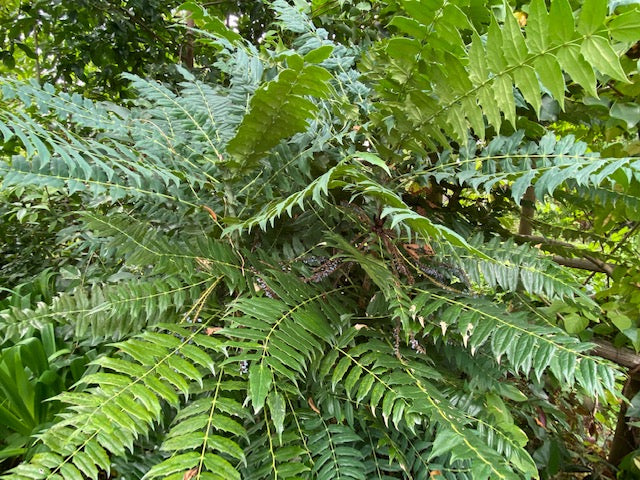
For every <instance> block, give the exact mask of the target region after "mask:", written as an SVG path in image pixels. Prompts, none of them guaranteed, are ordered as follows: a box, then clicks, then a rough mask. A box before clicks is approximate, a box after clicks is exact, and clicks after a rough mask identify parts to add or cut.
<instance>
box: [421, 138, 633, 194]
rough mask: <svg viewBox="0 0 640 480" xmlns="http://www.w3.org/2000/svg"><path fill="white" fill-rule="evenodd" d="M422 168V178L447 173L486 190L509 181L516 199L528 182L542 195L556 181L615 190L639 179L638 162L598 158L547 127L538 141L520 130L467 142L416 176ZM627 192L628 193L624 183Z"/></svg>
mask: <svg viewBox="0 0 640 480" xmlns="http://www.w3.org/2000/svg"><path fill="white" fill-rule="evenodd" d="M421 173H422V174H424V177H425V179H428V178H433V179H434V180H435V181H437V182H438V181H441V180H443V179H445V178H446V179H447V181H449V182H451V181H452V180H455V181H456V182H457V183H458V184H460V185H462V186H468V187H471V188H473V189H474V190H479V191H485V192H489V191H491V190H493V189H496V188H504V186H505V185H509V186H510V187H511V197H512V198H513V200H514V201H515V202H516V203H520V201H521V200H522V197H523V195H524V193H525V191H526V190H527V188H528V187H529V186H531V185H533V186H534V188H535V193H536V198H538V199H540V200H542V199H543V198H544V197H545V195H553V193H554V192H555V191H556V189H558V188H559V187H560V186H565V187H567V188H579V189H581V191H588V190H589V189H592V188H596V189H599V190H600V191H606V190H615V188H616V185H617V184H620V186H625V187H626V186H628V184H629V182H630V181H631V180H632V179H635V180H636V181H637V180H639V179H640V161H639V160H638V159H637V158H634V157H625V158H600V156H599V155H598V154H596V153H592V152H588V151H587V145H586V144H585V143H584V142H577V141H575V139H574V138H573V137H572V136H571V135H569V136H565V137H562V139H560V140H557V139H556V137H555V135H554V134H553V133H551V132H549V133H547V134H545V135H544V136H543V137H542V138H541V139H540V141H539V142H530V141H529V142H526V141H523V133H522V132H518V133H516V134H514V135H512V136H510V137H501V136H498V137H496V138H494V139H493V140H491V142H489V144H488V145H487V146H486V147H483V148H481V149H477V148H476V144H475V142H470V143H469V144H468V147H467V148H465V149H462V150H461V151H460V154H459V155H456V156H452V155H451V154H450V153H449V152H447V153H445V154H443V155H441V156H440V158H439V159H438V161H437V162H436V163H435V164H434V165H433V166H431V167H429V168H427V169H425V170H424V171H423V172H416V176H419V175H420V174H421ZM625 192H627V193H626V194H627V195H630V193H629V190H628V189H627V188H625ZM612 193H613V192H612ZM619 194H620V195H622V192H619Z"/></svg>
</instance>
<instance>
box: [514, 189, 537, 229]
mask: <svg viewBox="0 0 640 480" xmlns="http://www.w3.org/2000/svg"><path fill="white" fill-rule="evenodd" d="M520 205H521V207H522V213H521V214H520V226H519V227H518V234H520V235H531V233H532V232H533V215H534V214H535V212H536V193H535V190H534V189H533V187H532V186H531V187H528V188H527V191H526V192H524V196H523V197H522V201H521V202H520Z"/></svg>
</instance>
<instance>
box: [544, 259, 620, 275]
mask: <svg viewBox="0 0 640 480" xmlns="http://www.w3.org/2000/svg"><path fill="white" fill-rule="evenodd" d="M551 258H552V260H553V261H554V262H556V263H557V264H559V265H564V266H565V267H571V268H579V269H580V270H588V271H590V272H595V273H606V274H607V275H608V276H611V275H612V274H613V269H614V268H616V267H617V265H614V264H612V263H606V262H603V261H602V260H598V259H597V258H593V257H584V258H567V257H561V256H560V255H554V256H553V257H551Z"/></svg>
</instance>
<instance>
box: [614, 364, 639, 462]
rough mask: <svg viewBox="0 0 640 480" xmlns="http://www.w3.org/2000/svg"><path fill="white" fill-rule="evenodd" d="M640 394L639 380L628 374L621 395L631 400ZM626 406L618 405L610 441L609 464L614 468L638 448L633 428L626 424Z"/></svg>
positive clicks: (623, 404)
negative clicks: (615, 422) (616, 419)
mask: <svg viewBox="0 0 640 480" xmlns="http://www.w3.org/2000/svg"><path fill="white" fill-rule="evenodd" d="M638 392H640V378H638V377H637V376H636V375H634V374H633V373H632V372H630V373H629V379H628V380H627V383H626V384H625V386H624V389H623V390H622V394H623V395H624V396H625V397H626V398H627V399H628V400H631V399H632V398H633V397H635V395H636V394H637V393H638ZM626 415H627V404H626V402H623V403H622V405H620V412H619V413H618V423H617V425H616V433H615V434H614V435H613V440H612V441H611V449H610V450H609V458H608V460H609V463H610V464H612V465H615V466H618V465H620V462H621V461H622V459H623V458H624V457H625V456H627V455H628V454H630V453H631V452H633V451H634V450H635V449H637V448H638V447H639V445H638V442H637V441H636V437H635V435H634V428H633V427H631V426H629V425H628V423H627V417H626Z"/></svg>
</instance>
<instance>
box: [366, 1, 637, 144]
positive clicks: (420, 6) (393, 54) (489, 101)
mask: <svg viewBox="0 0 640 480" xmlns="http://www.w3.org/2000/svg"><path fill="white" fill-rule="evenodd" d="M591 4H592V6H593V8H588V9H583V10H582V13H581V14H580V15H579V16H577V19H576V18H575V14H574V12H573V11H572V8H571V6H570V5H569V3H568V2H567V1H566V0H554V1H553V2H551V9H550V11H547V7H546V5H545V2H544V1H542V0H534V1H533V2H531V4H530V6H529V11H528V17H527V21H526V26H525V27H524V29H522V28H521V27H520V25H519V24H518V21H517V19H516V18H515V16H514V15H513V13H512V12H511V10H510V8H507V11H506V13H505V15H504V19H503V20H502V21H501V22H498V20H497V19H496V18H495V17H494V15H493V14H492V13H488V15H487V16H486V17H485V18H482V17H480V18H478V19H474V14H473V13H472V10H471V9H472V7H471V6H469V5H468V4H466V3H464V2H453V3H448V2H444V1H439V2H436V4H435V5H434V4H433V2H426V1H419V2H403V9H404V13H405V14H404V15H402V14H400V15H397V16H395V17H394V18H393V19H392V21H391V25H392V26H394V27H395V28H396V29H397V30H398V34H397V35H394V36H392V37H391V38H390V39H389V40H388V41H387V42H385V44H384V46H382V47H379V48H378V49H377V51H376V53H375V54H374V55H373V56H372V58H371V59H370V60H369V61H368V63H369V64H368V68H369V69H370V71H371V72H370V75H371V78H373V79H375V80H376V81H377V83H378V92H379V95H380V97H381V98H382V99H384V100H385V101H387V102H386V103H385V105H384V106H382V107H381V111H380V117H379V122H380V123H381V124H383V123H384V122H387V124H391V125H393V128H392V129H391V131H390V132H389V133H388V134H387V135H385V136H386V138H388V139H389V141H390V143H391V145H394V146H404V145H405V143H406V142H409V141H410V142H412V143H411V145H414V146H416V147H424V146H426V147H430V146H434V145H435V144H436V143H441V144H443V145H447V144H448V142H449V140H448V139H450V138H452V139H455V140H456V141H457V142H459V143H464V142H466V139H467V134H468V130H469V128H471V129H473V131H474V133H475V135H477V136H478V137H480V138H483V137H484V134H485V122H484V119H483V116H484V117H486V120H487V121H488V123H489V124H490V125H491V126H493V127H494V128H495V129H496V131H499V130H500V127H501V125H502V123H503V121H506V122H509V123H510V124H511V125H513V126H514V127H515V125H516V104H515V100H514V95H513V89H514V87H515V88H517V89H518V90H519V91H520V92H521V93H522V95H523V97H524V99H525V100H526V101H527V102H528V103H529V105H531V108H532V109H533V111H534V112H535V114H538V112H539V111H540V105H541V100H542V89H541V88H540V82H542V84H543V85H544V86H545V87H546V88H547V89H548V91H549V92H551V94H552V95H553V97H554V98H555V99H556V100H557V101H558V102H559V103H560V104H561V105H563V104H564V95H565V80H564V77H563V72H566V73H568V74H569V75H570V77H571V79H572V80H573V81H574V82H576V83H578V84H579V85H580V86H582V87H583V88H584V89H585V90H586V91H587V92H588V93H589V94H591V95H592V96H597V94H596V90H595V87H596V72H599V73H600V74H604V75H607V76H609V77H611V78H613V79H616V80H622V81H625V80H626V74H625V72H624V70H623V69H622V67H621V65H620V61H619V59H618V55H617V54H616V52H615V50H614V48H613V46H612V39H613V40H619V39H622V38H626V37H628V35H626V34H625V31H626V28H627V25H625V24H624V23H625V22H621V21H618V22H607V17H606V15H607V6H606V2H605V1H599V0H598V1H594V2H591ZM471 19H473V20H471ZM463 38H471V42H469V43H468V44H467V43H465V41H464V40H463ZM376 65H384V67H383V69H378V68H376ZM391 118H392V119H393V121H392V122H390V121H389V120H390V119H391ZM415 130H417V133H416V132H414V131H415Z"/></svg>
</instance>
